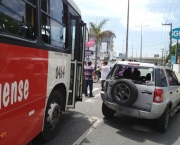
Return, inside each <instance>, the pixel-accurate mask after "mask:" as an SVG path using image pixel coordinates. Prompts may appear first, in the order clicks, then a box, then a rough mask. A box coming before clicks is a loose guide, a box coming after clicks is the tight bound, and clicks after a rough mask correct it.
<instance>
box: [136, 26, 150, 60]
mask: <svg viewBox="0 0 180 145" xmlns="http://www.w3.org/2000/svg"><path fill="white" fill-rule="evenodd" d="M147 26H149V25H145V26H142V23H141V26H135V27H139V28H141V51H140V62H141V61H142V28H143V27H147Z"/></svg>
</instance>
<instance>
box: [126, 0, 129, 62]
mask: <svg viewBox="0 0 180 145" xmlns="http://www.w3.org/2000/svg"><path fill="white" fill-rule="evenodd" d="M128 34H129V0H128V11H127V32H126V60H128Z"/></svg>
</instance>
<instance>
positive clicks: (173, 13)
mask: <svg viewBox="0 0 180 145" xmlns="http://www.w3.org/2000/svg"><path fill="white" fill-rule="evenodd" d="M179 1H180V0H179ZM179 1H178V3H177V5H176V8H175V10H174V13H173V15H174V14H175V12H176V10H177V7H178V5H179ZM171 20H172V17H171ZM171 20H170V21H169V22H171Z"/></svg>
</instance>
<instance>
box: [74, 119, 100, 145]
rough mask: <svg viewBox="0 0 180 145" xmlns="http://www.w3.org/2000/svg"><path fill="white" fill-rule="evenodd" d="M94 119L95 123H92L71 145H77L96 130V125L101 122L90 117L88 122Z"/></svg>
mask: <svg viewBox="0 0 180 145" xmlns="http://www.w3.org/2000/svg"><path fill="white" fill-rule="evenodd" d="M94 119H95V120H96V122H94V124H93V125H92V126H91V127H90V128H89V129H87V131H86V132H85V133H84V134H83V135H82V136H81V137H80V138H78V139H77V140H76V141H75V142H74V143H73V145H79V144H80V143H81V142H82V141H83V140H84V139H85V138H86V137H87V136H88V135H89V134H90V133H91V132H92V131H93V130H94V129H96V128H97V126H98V124H99V123H101V122H102V119H101V118H98V117H91V118H90V119H89V120H90V121H92V120H94Z"/></svg>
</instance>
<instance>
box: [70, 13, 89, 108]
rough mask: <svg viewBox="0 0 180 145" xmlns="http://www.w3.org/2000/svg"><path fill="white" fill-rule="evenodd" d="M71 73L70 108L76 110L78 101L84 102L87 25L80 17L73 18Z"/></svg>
mask: <svg viewBox="0 0 180 145" xmlns="http://www.w3.org/2000/svg"><path fill="white" fill-rule="evenodd" d="M70 22H71V30H70V31H71V35H70V36H71V72H70V89H69V98H68V106H67V107H68V108H75V102H76V101H82V88H83V86H82V82H83V69H84V50H85V41H86V24H85V23H83V22H82V21H81V19H80V17H78V16H71V21H70Z"/></svg>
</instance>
